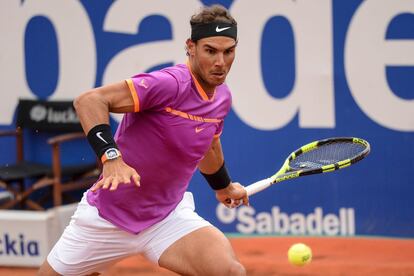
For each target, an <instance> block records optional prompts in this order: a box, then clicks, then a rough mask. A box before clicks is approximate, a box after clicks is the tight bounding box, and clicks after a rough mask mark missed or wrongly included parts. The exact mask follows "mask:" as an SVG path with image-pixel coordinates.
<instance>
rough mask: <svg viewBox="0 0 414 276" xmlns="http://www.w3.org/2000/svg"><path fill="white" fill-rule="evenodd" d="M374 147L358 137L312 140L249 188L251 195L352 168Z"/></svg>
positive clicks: (247, 188) (248, 193) (248, 192)
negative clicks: (282, 183) (313, 176)
mask: <svg viewBox="0 0 414 276" xmlns="http://www.w3.org/2000/svg"><path fill="white" fill-rule="evenodd" d="M370 149H371V147H370V145H369V143H368V142H367V141H365V140H363V139H360V138H354V137H336V138H328V139H324V140H319V141H315V142H312V143H309V144H307V145H304V146H303V147H301V148H299V149H297V150H295V151H294V152H292V153H291V154H290V155H289V156H288V157H287V158H286V160H285V162H284V163H283V166H282V167H281V168H280V169H279V171H278V172H277V173H275V174H274V175H272V176H271V177H269V178H266V179H263V180H260V181H258V182H255V183H253V184H251V185H249V186H247V187H245V189H246V190H247V195H248V196H251V195H254V194H256V193H258V192H260V191H263V190H264V189H266V188H268V187H270V186H271V185H273V184H276V183H279V182H282V181H285V180H289V179H293V178H297V177H300V176H305V175H311V174H319V173H327V172H332V171H335V170H339V169H343V168H346V167H349V166H350V165H352V164H355V163H356V162H358V161H360V160H362V159H364V158H365V157H366V156H367V155H368V154H369V152H370ZM230 202H231V201H230Z"/></svg>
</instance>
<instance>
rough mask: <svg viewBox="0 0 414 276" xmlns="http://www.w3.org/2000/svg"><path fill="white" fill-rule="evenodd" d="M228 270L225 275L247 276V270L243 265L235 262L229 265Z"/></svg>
mask: <svg viewBox="0 0 414 276" xmlns="http://www.w3.org/2000/svg"><path fill="white" fill-rule="evenodd" d="M226 270H227V272H226V273H224V274H223V275H232V276H245V275H246V269H245V268H244V266H243V265H242V264H241V263H239V262H237V261H233V262H231V263H229V265H228V267H227V269H226Z"/></svg>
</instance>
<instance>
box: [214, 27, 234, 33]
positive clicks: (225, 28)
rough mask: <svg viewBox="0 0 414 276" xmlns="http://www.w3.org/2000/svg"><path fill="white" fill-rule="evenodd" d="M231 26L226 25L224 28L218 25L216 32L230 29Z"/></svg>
mask: <svg viewBox="0 0 414 276" xmlns="http://www.w3.org/2000/svg"><path fill="white" fill-rule="evenodd" d="M230 28H231V27H224V28H219V26H217V27H216V32H217V33H221V32H222V31H225V30H227V29H230Z"/></svg>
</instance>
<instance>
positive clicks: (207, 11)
mask: <svg viewBox="0 0 414 276" xmlns="http://www.w3.org/2000/svg"><path fill="white" fill-rule="evenodd" d="M213 22H214V23H215V22H221V23H229V24H232V25H237V22H236V20H235V19H234V18H233V17H232V16H231V15H230V13H229V11H228V10H227V9H226V8H225V7H223V6H222V5H218V4H215V5H211V6H208V7H203V8H201V10H200V12H199V13H197V14H194V15H193V16H192V17H191V19H190V24H191V26H193V25H196V24H200V23H201V24H206V23H213Z"/></svg>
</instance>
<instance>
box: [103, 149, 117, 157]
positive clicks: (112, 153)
mask: <svg viewBox="0 0 414 276" xmlns="http://www.w3.org/2000/svg"><path fill="white" fill-rule="evenodd" d="M118 156H119V154H118V152H117V150H116V149H109V150H107V151H106V157H107V158H108V159H114V158H117V157H118Z"/></svg>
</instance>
